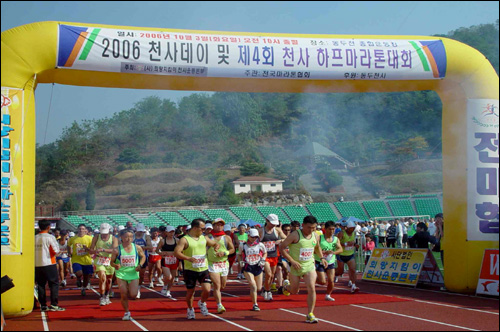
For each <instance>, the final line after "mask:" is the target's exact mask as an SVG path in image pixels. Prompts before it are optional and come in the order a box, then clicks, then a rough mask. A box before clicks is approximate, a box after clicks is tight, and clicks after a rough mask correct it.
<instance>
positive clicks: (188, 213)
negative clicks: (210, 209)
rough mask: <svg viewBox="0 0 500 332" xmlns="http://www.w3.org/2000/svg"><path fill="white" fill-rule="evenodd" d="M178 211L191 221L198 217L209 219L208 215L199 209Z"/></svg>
mask: <svg viewBox="0 0 500 332" xmlns="http://www.w3.org/2000/svg"><path fill="white" fill-rule="evenodd" d="M177 212H179V213H180V214H181V215H182V216H183V217H184V218H186V219H187V221H188V222H189V223H191V222H192V221H193V220H194V219H198V218H201V219H203V220H207V216H206V215H204V214H203V213H202V212H201V211H199V210H179V211H177Z"/></svg>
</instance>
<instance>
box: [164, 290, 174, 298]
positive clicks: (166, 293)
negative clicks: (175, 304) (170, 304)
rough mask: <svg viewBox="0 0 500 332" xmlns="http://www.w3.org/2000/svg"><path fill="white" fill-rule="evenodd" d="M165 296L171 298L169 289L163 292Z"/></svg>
mask: <svg viewBox="0 0 500 332" xmlns="http://www.w3.org/2000/svg"><path fill="white" fill-rule="evenodd" d="M165 297H166V298H167V299H171V298H172V294H170V291H169V290H168V291H166V292H165Z"/></svg>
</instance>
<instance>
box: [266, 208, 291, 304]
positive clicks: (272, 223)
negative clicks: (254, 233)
mask: <svg viewBox="0 0 500 332" xmlns="http://www.w3.org/2000/svg"><path fill="white" fill-rule="evenodd" d="M279 224H280V221H279V218H278V216H277V215H275V214H270V215H268V216H267V217H266V225H265V227H264V228H259V239H260V242H262V243H263V244H264V246H265V247H266V250H267V258H266V265H265V267H264V271H265V273H266V276H265V279H264V292H263V295H264V299H265V300H266V301H272V300H273V295H272V293H271V283H272V282H273V279H274V274H275V273H276V267H277V266H278V260H279V257H278V255H279V252H278V247H277V246H279V244H280V243H281V241H282V240H284V239H286V235H285V234H284V233H283V231H282V230H281V229H280V228H278V227H276V226H279Z"/></svg>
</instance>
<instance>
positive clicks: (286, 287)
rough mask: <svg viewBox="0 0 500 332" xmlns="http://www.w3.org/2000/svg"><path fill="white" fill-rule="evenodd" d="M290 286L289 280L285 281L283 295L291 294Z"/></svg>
mask: <svg viewBox="0 0 500 332" xmlns="http://www.w3.org/2000/svg"><path fill="white" fill-rule="evenodd" d="M289 286H290V281H289V280H285V281H283V295H285V296H290V291H289V290H288V287H289Z"/></svg>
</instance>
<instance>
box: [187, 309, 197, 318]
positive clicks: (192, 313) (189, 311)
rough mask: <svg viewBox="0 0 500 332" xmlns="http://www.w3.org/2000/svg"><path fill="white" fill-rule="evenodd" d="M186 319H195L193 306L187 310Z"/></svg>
mask: <svg viewBox="0 0 500 332" xmlns="http://www.w3.org/2000/svg"><path fill="white" fill-rule="evenodd" d="M187 319H196V315H195V313H194V308H192V309H188V310H187Z"/></svg>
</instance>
